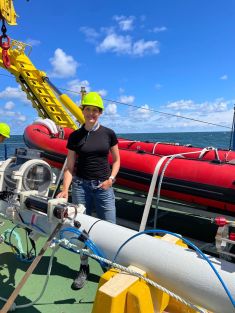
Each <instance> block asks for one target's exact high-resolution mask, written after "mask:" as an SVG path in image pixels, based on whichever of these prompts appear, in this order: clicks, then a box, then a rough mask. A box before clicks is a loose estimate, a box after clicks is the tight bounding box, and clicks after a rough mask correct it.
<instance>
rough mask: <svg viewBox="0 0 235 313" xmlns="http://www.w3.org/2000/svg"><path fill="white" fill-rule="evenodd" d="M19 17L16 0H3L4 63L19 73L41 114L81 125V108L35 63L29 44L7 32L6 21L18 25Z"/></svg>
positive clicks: (0, 44)
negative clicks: (28, 51)
mask: <svg viewBox="0 0 235 313" xmlns="http://www.w3.org/2000/svg"><path fill="white" fill-rule="evenodd" d="M16 18H17V14H16V12H15V9H14V5H13V1H12V0H0V20H2V22H3V25H2V28H1V30H2V33H3V35H2V36H0V55H2V58H1V57H0V67H2V68H4V69H6V70H8V71H9V72H10V73H11V74H13V75H14V76H15V78H16V81H17V82H18V83H19V84H20V85H21V88H22V90H23V91H24V92H25V93H26V94H27V98H28V99H29V100H30V101H31V102H32V105H33V107H34V108H35V109H36V110H37V112H38V115H39V116H40V117H42V118H49V119H51V120H52V121H54V122H55V123H56V124H57V125H59V126H62V127H69V128H72V129H77V128H78V127H77V124H76V122H75V121H74V118H75V119H76V120H77V121H78V122H79V123H80V124H83V123H84V116H83V114H82V111H81V109H80V108H79V107H78V106H77V105H76V104H75V103H74V102H73V101H72V100H71V99H70V98H69V97H68V96H67V95H65V94H61V93H60V92H58V89H56V88H55V87H54V85H53V84H52V83H51V82H50V81H49V79H48V78H47V76H46V73H44V72H42V71H39V70H38V69H37V68H36V67H35V66H34V64H33V63H32V62H31V60H30V58H29V57H28V56H27V55H26V53H25V51H26V48H27V47H28V46H29V45H26V44H24V43H22V42H20V41H16V40H12V41H11V42H10V38H9V37H8V36H7V35H6V27H5V21H6V22H7V23H8V24H9V25H16ZM56 95H57V96H56ZM73 117H74V118H73Z"/></svg>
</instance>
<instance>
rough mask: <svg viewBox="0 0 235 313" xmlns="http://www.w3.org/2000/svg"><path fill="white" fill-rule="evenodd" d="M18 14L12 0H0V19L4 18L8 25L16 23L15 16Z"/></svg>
mask: <svg viewBox="0 0 235 313" xmlns="http://www.w3.org/2000/svg"><path fill="white" fill-rule="evenodd" d="M17 17H18V15H17V14H16V12H15V8H14V5H13V1H12V0H0V19H4V20H5V21H6V22H7V24H9V25H17V23H16V18H17Z"/></svg>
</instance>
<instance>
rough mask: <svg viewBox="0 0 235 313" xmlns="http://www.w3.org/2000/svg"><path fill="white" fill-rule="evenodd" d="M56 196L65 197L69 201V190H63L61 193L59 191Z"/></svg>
mask: <svg viewBox="0 0 235 313" xmlns="http://www.w3.org/2000/svg"><path fill="white" fill-rule="evenodd" d="M56 198H65V199H67V201H68V198H69V192H68V191H61V192H60V193H58V195H57V196H56Z"/></svg>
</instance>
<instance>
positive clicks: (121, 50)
mask: <svg viewBox="0 0 235 313" xmlns="http://www.w3.org/2000/svg"><path fill="white" fill-rule="evenodd" d="M131 46H132V39H131V37H130V36H122V35H117V34H116V33H112V34H108V35H107V36H106V37H105V38H104V40H103V41H102V42H101V43H100V44H99V45H98V46H97V47H96V51H97V52H108V51H111V52H115V53H117V54H130V53H131V48H132V47H131Z"/></svg>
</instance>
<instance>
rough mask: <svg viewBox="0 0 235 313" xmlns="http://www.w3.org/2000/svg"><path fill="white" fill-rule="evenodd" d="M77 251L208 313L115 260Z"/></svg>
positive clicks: (70, 244)
mask: <svg viewBox="0 0 235 313" xmlns="http://www.w3.org/2000/svg"><path fill="white" fill-rule="evenodd" d="M59 242H60V245H61V244H62V247H63V244H65V245H66V246H68V247H69V248H70V249H73V247H76V245H74V244H72V243H70V242H69V241H68V240H67V239H62V240H60V241H59ZM76 252H77V253H82V254H85V255H87V256H88V257H91V258H93V259H95V260H97V261H100V262H101V261H102V262H104V263H106V264H108V265H109V266H110V267H114V268H117V269H119V270H120V271H123V272H126V273H129V274H131V275H134V276H136V277H138V278H140V279H142V280H144V281H145V282H146V283H148V284H149V285H151V286H153V287H155V288H157V289H159V290H161V291H163V292H165V293H166V294H168V295H169V296H170V297H172V298H175V299H176V300H177V301H179V302H181V303H183V304H184V305H186V306H188V307H190V308H192V309H194V310H196V311H197V312H200V313H208V311H207V310H204V309H202V308H199V307H198V306H197V305H194V304H193V303H191V302H188V301H186V300H184V299H183V298H181V297H180V296H178V295H176V294H175V293H173V292H172V291H170V290H168V289H166V288H164V287H162V286H161V285H159V284H158V283H156V282H154V281H153V280H151V279H149V278H146V277H144V276H143V275H141V274H140V273H138V272H136V271H134V270H131V269H129V268H127V267H125V266H123V265H120V264H118V263H115V262H112V261H110V260H108V259H106V258H103V257H100V256H97V255H96V254H93V253H90V252H88V251H87V250H86V249H77V250H76Z"/></svg>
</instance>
